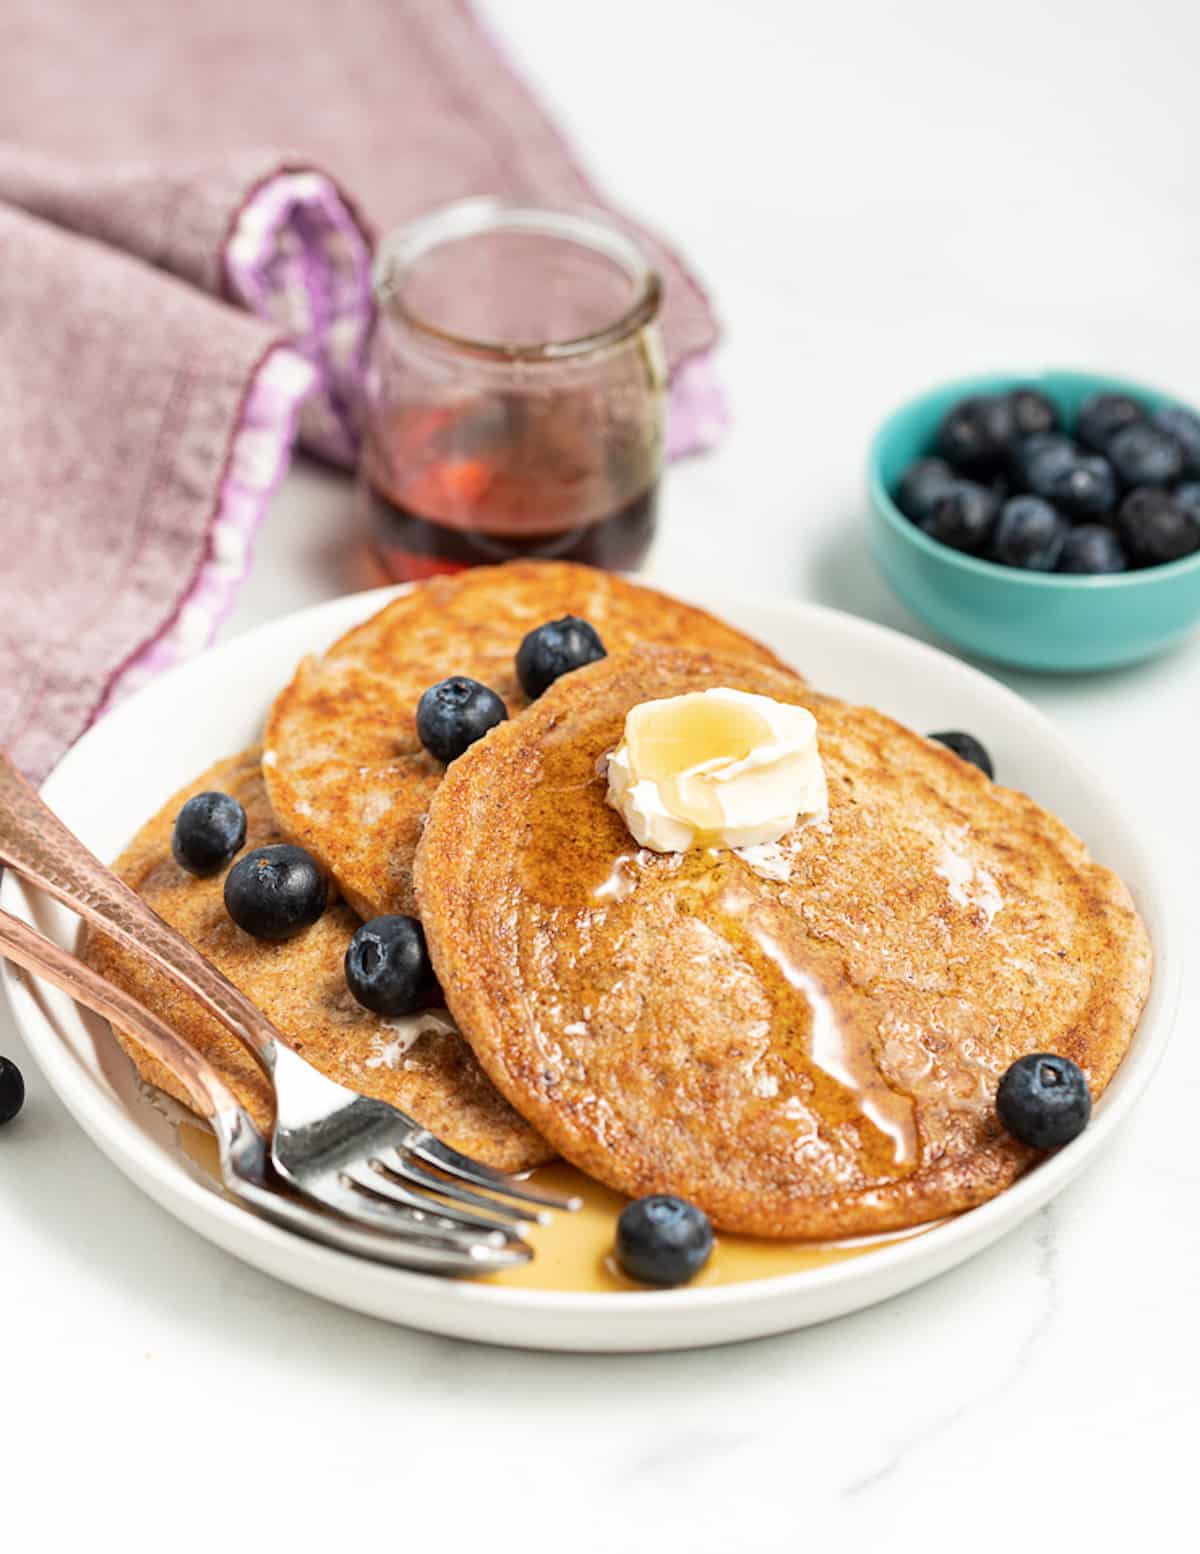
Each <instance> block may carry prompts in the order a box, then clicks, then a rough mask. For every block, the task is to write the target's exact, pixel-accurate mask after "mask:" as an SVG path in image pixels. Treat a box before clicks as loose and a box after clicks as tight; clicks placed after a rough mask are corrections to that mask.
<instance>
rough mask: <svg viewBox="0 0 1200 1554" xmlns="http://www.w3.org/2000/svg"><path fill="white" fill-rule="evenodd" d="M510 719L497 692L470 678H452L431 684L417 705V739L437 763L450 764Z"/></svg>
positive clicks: (458, 676)
mask: <svg viewBox="0 0 1200 1554" xmlns="http://www.w3.org/2000/svg"><path fill="white" fill-rule="evenodd" d="M507 718H508V709H507V708H506V707H505V705H504V703H503V702H502V701H501V700H500V698H499V696H497V695H496V693H495V691H492V690H489V689H488V687H487V686H486V685H480V683H479V681H478V680H469V679H468V678H467V676H466V675H462V674H456V675H451V677H450V678H449V679H448V680H440V681H439V682H438V683H437V685H431V686H430V687H429V689H428V690H427V691H426V692H425V694H424V695H423V696H422V697H421V700H420V701H419V702H418V703H417V738H418V739H419V740H420V741H421V743H422V744H423V745H424V746H425V748H426V750H428V751H429V753H430V755H431V756H433V758H434V760H435V761H444V762H445V763H446V764H447V765H448V764H449V763H450V762H451V761H457V760H458V758H459V756H460V755H461V754H462V753H463V751H464V750H469V749H470V748H471V746H472V745H473V744H474V743H475V741H476V740H477V739H482V738H483V736H484V735H485V734H486V733H487V731H488V730H489V729H491V728H495V726H496V724H497V723H503V722H505V721H506V720H507Z"/></svg>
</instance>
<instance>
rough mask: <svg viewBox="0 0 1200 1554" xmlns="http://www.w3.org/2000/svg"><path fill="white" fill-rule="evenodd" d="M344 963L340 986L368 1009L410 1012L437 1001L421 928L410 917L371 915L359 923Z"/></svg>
mask: <svg viewBox="0 0 1200 1554" xmlns="http://www.w3.org/2000/svg"><path fill="white" fill-rule="evenodd" d="M344 964H345V968H346V986H347V987H348V988H349V989H350V991H351V992H352V993H353V994H354V996H355V998H356V999H357V1000H358V1002H359V1003H360V1004H361V1005H362V1006H363V1008H364V1009H370V1010H371V1012H372V1013H373V1014H382V1015H397V1014H412V1013H413V1012H414V1010H417V1009H428V1008H429V1006H430V1005H431V1004H436V1003H440V1002H441V995H440V992H439V989H438V985H437V978H436V977H435V976H434V974H433V967H432V965H431V964H430V961H429V951H428V950H427V949H426V948H425V931H424V929H423V928H422V927H421V925H420V923H419V922H418V921H417V919H416V918H415V917H402V916H399V915H397V916H395V917H373V918H371V919H370V921H369V922H366V923H363V924H362V925H361V926H360V927H359V928H358V930H357V932H356V933H355V935H354V937H353V939H351V941H350V946H349V948H348V949H347V951H346V959H345V962H344Z"/></svg>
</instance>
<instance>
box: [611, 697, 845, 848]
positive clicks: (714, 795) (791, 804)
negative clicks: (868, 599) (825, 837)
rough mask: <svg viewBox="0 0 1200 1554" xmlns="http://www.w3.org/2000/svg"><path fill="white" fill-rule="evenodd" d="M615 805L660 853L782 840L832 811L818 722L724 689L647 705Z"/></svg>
mask: <svg viewBox="0 0 1200 1554" xmlns="http://www.w3.org/2000/svg"><path fill="white" fill-rule="evenodd" d="M608 802H609V803H610V804H611V805H612V806H613V808H614V809H616V810H618V811H619V812H620V814H621V816H622V817H623V818H624V821H625V824H626V825H627V826H628V827H629V829H630V831H631V832H632V833H633V835H634V838H635V839H636V841H637V842H638V844H639V845H640V846H642V847H648V848H650V849H651V850H652V851H654V852H659V853H672V852H685V851H687V850H688V849H689V848H693V847H757V846H760V845H762V844H763V843H766V842H777V841H778V840H779V838H780V837H781V836H783V835H784V834H785V833H786V832H788V831H790V830H791V829H792V827H793V826H794V825H795V824H796V821H797V820H798V819H799V818H800V817H801V816H802V815H805V816H824V815H825V814H826V813H827V812H828V808H829V797H828V792H827V790H826V786H825V769H824V767H823V766H822V765H821V756H820V752H819V750H818V748H817V722H816V719H815V718H814V717H813V715H812V713H811V712H809V711H808V709H807V708H805V707H792V706H789V705H788V704H787V703H786V702H778V701H774V700H773V699H772V698H771V697H770V696H751V695H749V694H748V693H747V692H745V691H734V690H729V689H727V688H726V687H724V686H722V687H720V688H718V689H715V690H711V691H693V692H690V693H689V694H688V695H686V696H670V697H667V698H665V699H664V700H662V701H645V702H642V703H640V704H639V705H638V706H636V707H633V708H631V709H630V711H629V713H628V715H627V716H626V719H625V734H624V738H623V739H622V740H621V743H620V744H619V745H618V746H617V748H616V750H614V751H613V753H612V755H611V756H610V757H609V760H608Z"/></svg>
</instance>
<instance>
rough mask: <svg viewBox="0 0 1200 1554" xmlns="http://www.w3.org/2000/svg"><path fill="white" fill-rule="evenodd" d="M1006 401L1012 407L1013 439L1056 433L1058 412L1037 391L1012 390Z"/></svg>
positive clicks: (1027, 389)
mask: <svg viewBox="0 0 1200 1554" xmlns="http://www.w3.org/2000/svg"><path fill="white" fill-rule="evenodd" d="M1008 401H1009V404H1010V405H1011V406H1012V420H1013V436H1014V437H1017V438H1019V437H1032V436H1034V435H1035V434H1036V433H1039V432H1056V431H1058V425H1059V423H1058V411H1057V410H1056V409H1055V408H1054V406H1053V404H1051V402H1050V400H1048V399H1047V398H1046V396H1045V394H1043V393H1041V392H1040V391H1039V390H1038V389H1031V388H1019V389H1013V391H1012V393H1011V394H1010V395H1009V396H1008Z"/></svg>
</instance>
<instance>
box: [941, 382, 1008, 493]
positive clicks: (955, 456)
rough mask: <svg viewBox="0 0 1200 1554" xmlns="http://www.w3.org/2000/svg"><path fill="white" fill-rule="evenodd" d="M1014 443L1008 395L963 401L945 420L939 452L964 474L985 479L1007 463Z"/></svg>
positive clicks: (953, 408) (984, 395) (945, 416)
mask: <svg viewBox="0 0 1200 1554" xmlns="http://www.w3.org/2000/svg"><path fill="white" fill-rule="evenodd" d="M1012 440H1013V407H1012V403H1011V401H1010V400H1009V397H1008V395H1007V394H977V395H973V396H972V397H971V398H970V399H961V400H959V402H958V403H957V404H956V405H951V407H950V409H949V410H948V411H947V412H946V414H945V415H944V416H943V417H942V424H941V425H940V426H939V427H938V434H937V446H938V452H939V453H940V454H941V455H942V457H943V458H944V459H948V460H949V462H950V463H951V464H953V465H954V467H955V469H958V470H962V471H963V473H964V474H969V475H985V474H987V473H988V472H989V471H991V470H993V469H996V468H998V467H999V466H1000V465H1001V464H1002V463H1003V462H1004V460H1005V458H1006V456H1007V454H1008V451H1009V448H1010V447H1011V445H1012Z"/></svg>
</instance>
